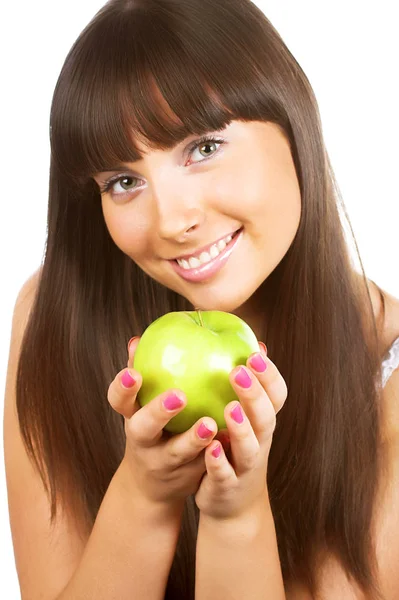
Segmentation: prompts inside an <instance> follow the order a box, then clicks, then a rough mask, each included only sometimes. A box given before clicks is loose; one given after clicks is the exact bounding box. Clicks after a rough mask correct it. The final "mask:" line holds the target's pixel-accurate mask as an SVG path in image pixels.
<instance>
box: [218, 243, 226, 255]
mask: <svg viewBox="0 0 399 600" xmlns="http://www.w3.org/2000/svg"><path fill="white" fill-rule="evenodd" d="M217 246H218V249H219V250H220V252H221V251H222V250H224V249H225V248H226V246H227V244H226V242H225V241H224V240H220V242H218V243H217Z"/></svg>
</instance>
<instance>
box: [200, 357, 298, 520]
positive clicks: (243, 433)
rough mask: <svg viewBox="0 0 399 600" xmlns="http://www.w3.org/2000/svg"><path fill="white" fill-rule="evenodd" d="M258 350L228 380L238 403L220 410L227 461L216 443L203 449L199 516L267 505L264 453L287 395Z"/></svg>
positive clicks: (229, 513)
mask: <svg viewBox="0 0 399 600" xmlns="http://www.w3.org/2000/svg"><path fill="white" fill-rule="evenodd" d="M259 347H260V352H259V353H255V354H251V356H250V357H249V358H248V360H247V362H246V367H244V366H238V367H236V368H235V369H233V371H232V372H231V373H230V375H229V379H230V382H231V385H232V386H233V389H234V390H235V391H236V394H237V397H238V400H239V402H237V401H233V402H230V403H229V404H228V405H227V406H226V408H225V411H224V416H225V420H226V424H227V432H228V437H229V439H230V452H229V458H228V457H227V455H226V453H225V451H224V449H223V446H222V445H221V443H220V441H217V439H215V440H213V442H212V443H210V444H209V446H208V447H207V448H206V449H205V464H206V473H205V475H204V476H203V478H202V480H201V484H200V486H199V488H198V491H197V493H196V495H195V501H196V504H197V506H198V508H199V510H200V512H201V514H202V515H204V516H208V517H211V518H214V519H226V518H227V519H229V518H236V517H241V516H245V515H248V514H250V512H251V510H252V509H253V508H255V507H259V506H260V504H262V503H263V502H266V501H267V482H266V474H267V464H268V458H269V451H270V447H271V444H272V438H273V432H274V429H275V426H276V414H277V413H278V411H279V410H280V409H281V408H282V406H283V405H284V402H285V400H286V398H287V394H288V390H287V385H286V383H285V381H284V379H283V377H282V375H281V374H280V372H279V371H278V369H277V367H276V366H275V365H274V364H273V363H272V361H271V360H270V359H269V357H268V356H267V355H266V353H265V352H264V350H263V349H262V347H261V346H259ZM265 365H266V368H264V370H261V369H262V368H263V367H264V366H265ZM240 384H241V385H240ZM224 431H225V430H224ZM215 450H216V454H217V453H218V451H219V450H220V454H219V456H218V457H216V456H215V455H214V454H213V452H214V451H215Z"/></svg>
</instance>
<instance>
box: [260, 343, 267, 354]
mask: <svg viewBox="0 0 399 600" xmlns="http://www.w3.org/2000/svg"><path fill="white" fill-rule="evenodd" d="M259 344H260V345H261V346H262V348H263V351H264V353H265V354H266V355H267V347H266V344H264V343H263V342H259Z"/></svg>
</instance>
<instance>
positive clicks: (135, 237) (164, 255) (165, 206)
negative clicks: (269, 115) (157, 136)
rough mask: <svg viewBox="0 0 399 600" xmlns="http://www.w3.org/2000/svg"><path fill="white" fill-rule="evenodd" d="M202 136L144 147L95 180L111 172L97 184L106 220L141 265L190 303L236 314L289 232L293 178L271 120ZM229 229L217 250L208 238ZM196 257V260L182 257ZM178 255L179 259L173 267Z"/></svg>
mask: <svg viewBox="0 0 399 600" xmlns="http://www.w3.org/2000/svg"><path fill="white" fill-rule="evenodd" d="M207 137H209V138H212V140H214V141H205V142H200V143H199V144H198V143H197V142H198V140H199V139H200V138H199V137H195V136H190V137H189V138H187V139H186V140H184V141H183V142H182V143H179V144H178V145H177V146H175V147H174V148H172V149H171V150H155V151H153V150H149V151H147V153H146V154H144V155H143V156H144V158H143V159H141V160H139V161H137V162H135V163H125V165H124V168H123V169H122V170H116V171H106V172H103V173H98V174H96V176H95V180H96V182H97V183H98V184H99V185H100V188H104V183H105V181H106V180H109V178H110V177H114V176H116V177H117V178H119V179H118V181H114V182H113V184H112V185H111V187H110V188H109V189H108V191H104V192H102V208H103V213H104V218H105V222H106V225H107V228H108V230H109V233H110V235H111V237H112V238H113V240H114V242H115V244H116V245H117V246H118V247H119V248H120V249H121V250H122V252H124V253H125V254H126V255H128V256H130V258H131V259H132V260H134V262H135V263H137V265H138V266H139V267H140V268H141V269H142V270H143V271H145V272H146V273H147V274H148V275H150V276H151V277H152V278H153V279H155V280H156V281H158V282H159V283H161V284H163V285H165V286H167V287H168V288H170V289H172V290H174V291H175V292H177V293H178V294H180V295H182V296H184V297H185V298H187V300H188V301H189V302H191V304H192V305H193V307H195V308H201V309H202V310H223V311H227V312H235V313H236V314H240V313H241V314H244V313H245V311H246V310H247V309H248V307H249V306H250V303H249V304H248V303H247V301H248V300H249V299H250V298H251V296H252V295H253V294H254V292H255V291H256V290H257V289H258V288H259V286H260V285H261V283H262V282H263V281H264V280H265V279H266V278H267V277H268V276H269V274H270V273H271V272H272V271H273V270H274V269H275V267H276V266H277V265H278V264H279V262H280V261H281V260H282V258H283V257H284V255H285V254H286V252H287V250H288V249H289V247H290V245H291V242H292V241H293V239H294V237H295V234H296V232H297V229H298V226H299V221H300V213H301V198H300V190H299V185H298V180H297V176H296V172H295V168H294V164H293V160H292V157H291V152H290V148H289V144H288V142H287V141H286V139H285V137H284V135H283V134H282V132H281V130H280V129H279V127H278V126H276V125H274V124H272V123H265V122H257V121H255V122H242V121H232V122H231V123H230V125H228V126H227V127H226V128H225V129H223V130H222V131H217V132H210V133H209V135H208V136H207ZM141 150H143V151H145V150H146V148H144V147H143V146H141ZM147 150H148V149H147ZM238 230H240V233H239V234H238V235H237V236H236V237H233V239H232V241H231V242H230V243H227V246H226V247H225V248H224V245H223V243H220V244H219V245H218V244H217V242H218V241H220V240H223V239H224V238H226V236H229V235H232V234H234V233H235V232H237V231H238ZM227 242H228V240H227ZM215 244H216V245H215ZM212 247H213V248H212ZM223 248H224V249H223ZM199 255H201V256H200V262H198V260H197V261H196V260H194V261H193V260H190V259H189V258H187V256H188V257H194V258H197V257H198V256H199ZM180 257H186V260H187V262H184V263H180V264H181V266H180V267H179V265H178V264H177V263H176V260H175V259H176V258H180ZM187 267H188V268H187ZM245 307H246V308H245Z"/></svg>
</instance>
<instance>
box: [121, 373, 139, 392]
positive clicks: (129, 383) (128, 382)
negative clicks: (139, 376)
mask: <svg viewBox="0 0 399 600" xmlns="http://www.w3.org/2000/svg"><path fill="white" fill-rule="evenodd" d="M121 381H122V385H123V387H125V388H131V387H133V386H134V384H135V383H136V380H135V379H133V377H132V376H131V375H130V373H129V371H125V372H124V373H123V375H122V377H121Z"/></svg>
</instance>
